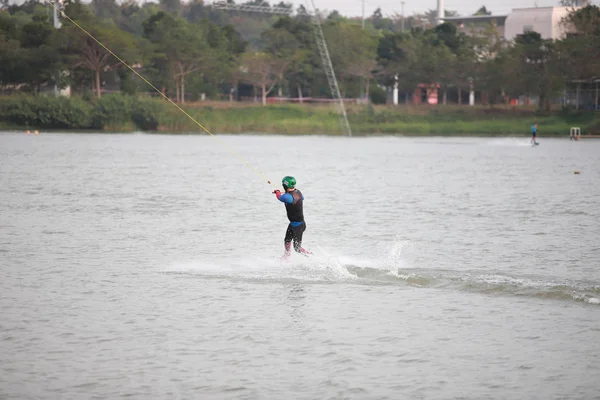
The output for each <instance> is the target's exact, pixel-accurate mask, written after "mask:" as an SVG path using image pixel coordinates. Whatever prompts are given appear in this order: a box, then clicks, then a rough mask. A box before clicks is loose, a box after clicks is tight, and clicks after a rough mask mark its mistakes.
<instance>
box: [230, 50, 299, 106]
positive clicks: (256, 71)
mask: <svg viewBox="0 0 600 400" xmlns="http://www.w3.org/2000/svg"><path fill="white" fill-rule="evenodd" d="M289 63H290V61H288V60H283V59H280V58H276V57H274V56H272V55H270V54H267V53H264V52H256V53H245V54H244V55H242V59H241V68H242V71H243V72H244V77H243V79H244V81H246V82H247V83H250V84H252V85H254V86H258V87H260V89H261V94H262V104H263V105H266V104H267V95H268V94H269V93H270V92H271V91H272V90H273V87H275V85H276V84H277V82H278V81H279V78H280V77H281V75H282V73H283V72H284V71H285V69H286V67H287V66H288V65H289Z"/></svg>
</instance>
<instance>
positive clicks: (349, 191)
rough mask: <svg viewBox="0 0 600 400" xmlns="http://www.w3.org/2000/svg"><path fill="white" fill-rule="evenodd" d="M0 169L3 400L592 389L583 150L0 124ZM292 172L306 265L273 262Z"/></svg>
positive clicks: (595, 370)
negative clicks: (70, 130) (281, 189)
mask: <svg viewBox="0 0 600 400" xmlns="http://www.w3.org/2000/svg"><path fill="white" fill-rule="evenodd" d="M232 152H233V153H235V154H232ZM0 163H1V164H0V183H1V185H0V313H1V314H0V360H1V361H0V398H2V399H34V398H35V399H37V398H49V399H54V398H56V399H59V398H60V399H73V398H121V397H129V398H140V399H148V398H156V399H167V398H181V399H277V400H279V399H400V398H407V399H408V398H410V399H598V398H600V395H599V393H600V384H599V383H598V382H599V381H598V376H600V345H599V344H598V343H599V339H600V322H599V321H600V203H599V199H600V141H592V140H586V141H580V142H569V141H568V140H558V139H556V140H543V141H542V143H541V145H540V146H537V147H531V146H530V145H529V143H528V139H527V138H524V139H511V138H505V139H494V138H487V139H483V138H481V139H478V138H473V139H466V138H426V139H421V138H419V139H417V138H397V137H381V138H342V137H314V136H313V137H279V136H219V137H218V138H217V139H215V138H212V137H207V136H202V135H197V136H196V135H195V136H166V135H165V136H159V135H144V134H132V135H108V134H106V135H95V134H44V133H42V134H40V135H39V136H33V135H31V136H29V135H25V134H22V133H10V132H5V133H0ZM246 163H247V164H246ZM575 171H577V172H579V173H578V174H575ZM288 174H289V175H294V176H295V177H296V178H297V180H298V187H299V188H300V189H301V190H302V191H303V193H304V195H305V198H306V200H305V216H306V220H307V231H306V233H305V240H304V245H305V247H306V248H308V249H309V250H311V251H313V252H314V257H312V258H303V257H300V256H295V257H293V258H292V260H291V261H290V262H282V261H280V259H279V257H280V255H281V254H282V252H283V244H282V242H283V236H284V233H285V228H286V225H287V220H286V217H285V211H284V207H283V205H282V204H281V203H279V202H277V201H276V200H275V198H274V196H273V195H272V194H271V191H272V190H273V188H272V187H271V186H270V185H268V184H267V182H266V179H271V180H273V181H274V182H276V183H278V182H279V180H280V179H281V177H283V176H284V175H288Z"/></svg>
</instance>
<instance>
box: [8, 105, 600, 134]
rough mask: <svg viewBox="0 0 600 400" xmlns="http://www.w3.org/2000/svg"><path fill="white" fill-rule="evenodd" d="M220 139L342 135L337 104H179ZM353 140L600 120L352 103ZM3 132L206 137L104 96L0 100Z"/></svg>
mask: <svg viewBox="0 0 600 400" xmlns="http://www.w3.org/2000/svg"><path fill="white" fill-rule="evenodd" d="M179 106H180V107H182V108H183V109H184V110H185V111H186V112H187V113H189V114H190V115H191V116H192V117H193V118H194V119H196V120H197V121H198V122H199V123H200V124H201V125H202V126H204V127H205V128H206V129H208V130H209V131H210V132H211V133H214V134H237V133H261V134H291V135H310V134H318V135H340V136H341V135H344V134H345V133H344V131H343V130H342V126H341V124H340V115H339V113H338V112H337V106H336V105H335V104H328V105H315V104H272V105H268V106H262V105H261V104H260V103H239V102H233V103H230V102H225V101H223V102H212V101H204V102H198V103H188V104H184V105H181V104H180V105H179ZM347 112H348V119H349V122H350V126H351V128H352V131H353V135H355V136H368V135H387V134H389V135H406V136H528V135H530V127H531V124H532V123H533V122H535V123H537V124H538V126H539V131H538V132H539V135H540V136H546V137H552V136H554V137H567V136H568V135H569V130H570V128H571V127H579V128H580V129H581V134H582V135H593V134H596V135H597V134H599V133H600V115H597V114H598V113H594V112H577V111H574V110H567V109H558V110H553V111H550V112H540V111H538V110H536V109H535V108H534V107H533V106H532V107H524V106H519V107H512V106H509V107H504V106H495V107H490V106H474V107H470V106H467V105H462V106H458V105H420V106H410V105H408V106H407V105H402V104H400V105H398V106H391V105H357V104H348V105H347ZM0 129H3V130H27V129H39V130H46V131H48V130H53V131H78V132H107V133H108V132H140V131H142V132H152V133H181V134H192V133H204V130H203V129H202V128H201V127H199V126H198V125H196V124H195V123H194V122H193V121H192V120H190V119H189V118H188V117H187V116H186V115H185V114H184V113H182V112H181V111H180V110H178V109H177V108H176V107H174V106H173V105H172V104H170V103H168V102H167V101H165V100H162V99H151V98H136V97H134V96H126V95H105V96H103V97H101V98H99V99H90V100H85V99H83V98H80V97H71V98H66V97H51V96H22V95H18V96H6V97H0Z"/></svg>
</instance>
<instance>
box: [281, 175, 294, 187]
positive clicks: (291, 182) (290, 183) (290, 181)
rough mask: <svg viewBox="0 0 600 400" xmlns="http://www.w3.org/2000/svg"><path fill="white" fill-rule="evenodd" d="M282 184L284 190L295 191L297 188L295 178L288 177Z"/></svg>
mask: <svg viewBox="0 0 600 400" xmlns="http://www.w3.org/2000/svg"><path fill="white" fill-rule="evenodd" d="M281 184H282V185H283V188H284V189H286V190H287V189H293V188H295V187H296V178H294V177H293V176H286V177H285V178H283V179H282V180H281Z"/></svg>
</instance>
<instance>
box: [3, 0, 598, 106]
mask: <svg viewBox="0 0 600 400" xmlns="http://www.w3.org/2000/svg"><path fill="white" fill-rule="evenodd" d="M229 2H231V0H229ZM244 4H249V5H263V6H269V4H268V3H265V2H263V1H260V0H256V1H251V2H247V3H244ZM277 7H290V8H291V7H292V6H291V5H289V4H285V3H280V4H278V5H277ZM64 12H65V14H66V15H68V16H69V18H71V19H73V20H74V21H76V22H77V23H78V24H79V25H80V26H82V27H84V28H85V29H86V30H87V31H88V32H89V33H90V34H92V35H93V36H94V37H95V38H96V39H97V40H98V41H99V42H100V43H102V45H105V46H106V47H107V48H109V49H110V50H111V51H113V52H114V53H115V54H116V55H118V57H119V58H121V59H122V60H123V61H125V62H126V63H128V64H129V65H130V66H132V67H133V68H134V69H136V70H139V71H140V73H141V74H142V75H143V76H144V77H145V78H147V79H148V81H149V82H150V83H151V84H152V85H154V86H155V87H156V88H158V89H159V90H161V91H162V92H163V93H165V94H167V95H168V96H169V97H171V98H173V99H174V100H176V101H178V102H180V103H184V102H185V101H186V100H190V99H192V100H194V99H197V98H199V97H200V96H201V94H204V95H205V96H207V97H208V98H215V99H216V98H229V99H230V100H234V99H235V98H239V97H240V96H254V95H256V96H258V97H261V98H262V100H263V102H266V99H267V96H269V95H274V94H277V95H279V96H289V97H297V98H303V97H329V96H330V94H329V93H328V85H327V81H326V76H325V73H324V70H323V67H322V62H321V59H320V56H319V51H318V48H317V44H316V42H315V38H314V34H313V27H312V22H311V15H309V14H308V13H306V10H304V9H302V8H301V9H299V10H297V12H295V13H294V14H292V16H277V15H273V14H268V13H244V12H241V11H225V10H221V9H218V8H214V7H213V6H211V5H206V4H204V2H203V1H202V0H191V1H189V2H187V3H182V2H181V1H180V0H160V2H159V3H144V4H138V3H137V2H136V1H135V0H125V1H123V2H121V3H117V2H116V0H92V1H91V3H82V2H81V1H80V0H66V1H65V2H64ZM447 13H448V14H450V15H452V14H454V15H455V13H452V12H447ZM475 14H478V15H486V14H489V11H488V10H487V9H486V8H485V7H482V8H481V9H479V10H477V12H476V13H475ZM61 22H62V27H61V28H60V29H55V28H54V26H53V19H52V8H51V6H49V5H48V4H46V3H45V2H43V1H38V0H28V1H26V2H25V3H23V4H20V5H11V4H9V2H8V0H1V1H0V59H1V60H2V63H0V89H2V90H3V91H4V92H31V93H37V92H39V91H42V90H44V89H45V88H49V87H54V86H57V87H65V86H69V87H70V88H71V89H72V90H73V91H74V92H75V93H80V94H83V95H87V96H90V97H91V96H97V97H100V96H101V95H102V93H103V91H104V90H106V88H107V87H111V83H112V85H113V86H114V87H116V90H119V91H120V92H122V93H126V94H135V93H136V92H140V91H148V87H147V84H146V83H145V82H142V81H141V80H140V79H138V78H137V77H136V76H135V75H133V74H132V73H131V71H129V70H128V69H127V68H125V67H124V66H123V64H122V63H121V62H119V60H117V59H116V58H115V57H113V56H112V55H111V54H110V53H109V52H108V51H107V50H106V49H105V48H104V47H103V46H102V45H100V44H99V43H98V42H96V41H95V40H93V39H91V38H90V37H89V36H87V35H86V34H85V33H84V32H83V31H82V30H81V29H80V28H79V27H77V26H75V25H74V24H73V23H71V22H70V21H68V20H65V19H64V18H63V19H62V20H61ZM562 23H564V24H565V26H566V27H568V32H569V34H568V35H567V36H566V37H565V38H563V39H560V40H548V39H542V38H541V36H540V35H539V34H538V33H536V32H527V33H524V34H522V35H519V36H517V37H516V39H515V40H513V41H505V40H503V38H501V37H500V35H499V31H498V29H497V27H496V26H495V25H493V24H488V25H486V26H480V27H479V28H478V29H474V30H472V32H473V33H472V34H469V35H466V34H465V33H463V32H461V31H459V30H458V29H457V27H456V25H454V24H452V23H444V24H441V25H437V26H436V25H435V13H434V12H433V10H430V11H429V12H428V13H426V14H423V15H413V16H411V17H409V18H405V17H404V16H399V15H395V16H392V17H384V16H383V13H382V11H381V10H380V9H378V10H376V11H375V13H374V14H373V15H372V16H370V17H369V18H367V19H366V21H365V23H364V27H363V24H362V21H361V20H360V19H356V18H347V17H344V16H342V15H340V14H339V13H338V12H337V11H333V12H330V13H329V14H328V15H323V32H324V36H325V39H326V41H327V45H328V49H329V53H330V57H331V61H332V64H333V67H334V70H335V72H336V76H337V79H338V81H339V85H340V90H341V92H342V94H343V96H344V97H364V98H366V99H370V100H371V101H373V102H376V103H377V102H379V103H381V102H385V99H386V96H387V94H386V93H385V91H384V90H383V89H382V88H384V87H392V86H393V85H395V84H396V85H397V87H398V89H399V90H400V92H403V93H407V94H409V93H411V92H412V91H413V90H414V89H415V88H416V87H418V86H423V87H436V88H439V91H440V93H441V94H442V96H441V97H442V99H443V100H442V101H444V102H445V101H446V99H447V97H448V96H450V97H452V101H454V102H458V103H464V102H465V97H466V96H465V95H466V93H468V92H469V91H470V90H477V91H478V92H479V93H481V96H482V97H481V99H482V100H483V101H484V102H488V103H491V104H497V103H506V102H508V101H509V99H511V98H515V97H518V96H521V95H526V96H537V97H538V98H539V104H540V107H541V108H544V109H549V107H550V104H551V101H552V99H553V98H555V97H556V96H558V95H560V93H561V92H562V91H563V90H564V87H565V85H566V84H568V83H570V82H574V81H589V80H590V79H593V78H595V77H598V76H600V8H599V7H597V6H593V5H588V6H586V7H584V8H578V9H573V11H572V12H571V13H570V14H569V15H568V17H567V18H565V20H564V21H563V22H562ZM115 85H116V86H115Z"/></svg>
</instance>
